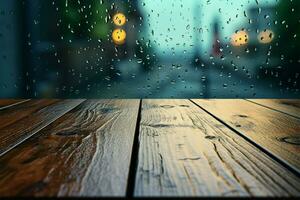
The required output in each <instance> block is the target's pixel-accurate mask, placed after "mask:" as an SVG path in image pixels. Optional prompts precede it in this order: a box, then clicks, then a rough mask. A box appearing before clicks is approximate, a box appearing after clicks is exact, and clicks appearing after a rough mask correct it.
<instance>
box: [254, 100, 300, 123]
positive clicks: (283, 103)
mask: <svg viewBox="0 0 300 200" xmlns="http://www.w3.org/2000/svg"><path fill="white" fill-rule="evenodd" d="M248 101H251V102H254V103H257V104H259V105H262V106H264V107H267V108H270V109H273V110H276V111H279V112H282V113H285V114H288V115H291V116H293V117H296V118H300V100H299V99H248Z"/></svg>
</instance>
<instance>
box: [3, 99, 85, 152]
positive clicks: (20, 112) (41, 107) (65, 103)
mask: <svg viewBox="0 0 300 200" xmlns="http://www.w3.org/2000/svg"><path fill="white" fill-rule="evenodd" d="M83 101H84V100H32V101H29V102H26V103H23V104H19V105H16V106H13V107H11V108H8V109H5V110H2V111H0V132H1V134H0V156H2V155H3V154H5V153H6V152H8V151H9V150H11V149H12V148H14V147H15V146H16V145H18V144H20V143H22V142H23V141H25V140H26V139H28V138H30V137H31V136H32V135H34V134H35V133H37V132H38V131H39V130H41V129H43V128H44V127H46V126H47V125H49V124H50V123H52V122H53V121H55V120H56V119H58V118H59V117H61V116H62V115H64V114H65V113H67V112H68V111H70V110H71V109H73V108H74V107H76V106H78V105H79V104H80V103H82V102H83Z"/></svg>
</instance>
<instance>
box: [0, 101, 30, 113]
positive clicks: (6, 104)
mask: <svg viewBox="0 0 300 200" xmlns="http://www.w3.org/2000/svg"><path fill="white" fill-rule="evenodd" d="M26 101H29V99H0V110H2V109H5V108H8V107H11V106H14V105H18V104H20V103H24V102H26Z"/></svg>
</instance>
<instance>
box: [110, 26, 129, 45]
mask: <svg viewBox="0 0 300 200" xmlns="http://www.w3.org/2000/svg"><path fill="white" fill-rule="evenodd" d="M112 39H113V41H114V43H115V44H117V45H121V44H124V43H125V40H126V31H125V30H123V29H115V30H114V31H113V33H112Z"/></svg>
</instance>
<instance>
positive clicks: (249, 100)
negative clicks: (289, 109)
mask: <svg viewBox="0 0 300 200" xmlns="http://www.w3.org/2000/svg"><path fill="white" fill-rule="evenodd" d="M244 100H245V101H248V102H250V103H254V104H256V105H259V106H262V107H264V108H268V109H270V110H273V111H276V112H280V113H282V114H285V115H288V116H290V117H294V118H296V119H300V117H296V116H294V115H291V114H289V113H286V112H283V111H281V110H277V109H275V108H271V107H269V106H266V105H263V104H260V103H257V102H254V101H252V100H251V99H244Z"/></svg>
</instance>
